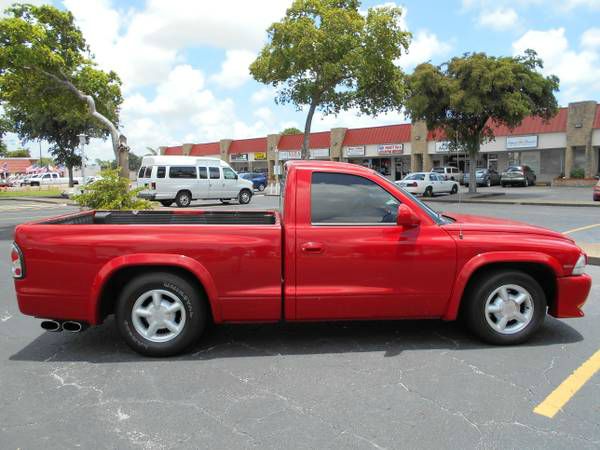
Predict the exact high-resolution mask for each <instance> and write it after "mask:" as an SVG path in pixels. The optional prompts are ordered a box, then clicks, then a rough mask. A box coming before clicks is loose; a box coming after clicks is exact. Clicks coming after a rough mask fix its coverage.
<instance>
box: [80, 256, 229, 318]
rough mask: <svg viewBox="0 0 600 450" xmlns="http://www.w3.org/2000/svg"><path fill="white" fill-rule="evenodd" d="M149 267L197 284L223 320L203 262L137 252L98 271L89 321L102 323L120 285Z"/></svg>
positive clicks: (109, 311)
mask: <svg viewBox="0 0 600 450" xmlns="http://www.w3.org/2000/svg"><path fill="white" fill-rule="evenodd" d="M149 270H155V271H158V270H161V271H168V272H172V273H175V274H178V275H180V276H183V277H185V278H187V279H188V280H190V281H191V282H192V283H194V284H196V285H197V286H198V288H199V289H201V290H202V292H203V293H204V294H205V295H206V299H207V301H208V306H209V310H210V312H211V316H212V319H213V320H214V322H216V323H219V322H220V321H221V315H220V310H219V307H218V296H217V289H216V286H215V283H214V280H213V279H212V276H211V275H210V273H209V272H208V270H207V269H206V268H205V267H204V266H203V265H202V264H201V263H200V262H198V261H196V260H194V259H192V258H189V257H187V256H183V255H173V254H156V253H150V254H149V253H144V254H139V253H138V254H133V255H125V256H119V257H116V258H114V259H112V260H110V261H109V262H107V263H106V264H105V265H104V266H103V267H102V268H101V269H100V270H99V271H98V274H97V275H96V277H95V279H94V282H93V283H92V291H91V295H90V311H89V313H88V315H89V317H90V323H91V324H99V323H101V322H102V321H103V320H104V318H105V317H106V316H107V315H108V314H111V313H112V312H113V311H114V306H115V303H116V298H117V293H118V290H119V287H120V286H123V285H124V284H125V283H126V282H127V281H128V280H130V279H131V278H132V277H135V276H137V275H139V274H142V273H144V272H147V271H149Z"/></svg>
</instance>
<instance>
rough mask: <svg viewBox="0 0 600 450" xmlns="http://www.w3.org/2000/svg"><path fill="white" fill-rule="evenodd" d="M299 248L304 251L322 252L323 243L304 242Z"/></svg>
mask: <svg viewBox="0 0 600 450" xmlns="http://www.w3.org/2000/svg"><path fill="white" fill-rule="evenodd" d="M301 248H302V251H303V252H304V253H323V244H321V243H320V242H305V243H304V244H302V247H301Z"/></svg>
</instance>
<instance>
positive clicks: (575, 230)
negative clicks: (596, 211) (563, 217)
mask: <svg viewBox="0 0 600 450" xmlns="http://www.w3.org/2000/svg"><path fill="white" fill-rule="evenodd" d="M596 227H600V223H594V224H592V225H586V226H585V227H579V228H573V229H572V230H567V231H563V233H562V234H571V233H577V232H578V231H585V230H590V229H592V228H596Z"/></svg>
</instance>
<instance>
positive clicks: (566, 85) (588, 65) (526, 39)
mask: <svg viewBox="0 0 600 450" xmlns="http://www.w3.org/2000/svg"><path fill="white" fill-rule="evenodd" d="M589 36H590V35H588V38H589ZM512 46H513V52H514V54H523V52H524V51H525V50H526V49H528V48H532V49H534V50H535V51H536V52H537V53H538V56H539V57H540V58H541V59H542V60H543V62H544V73H546V74H555V75H557V76H558V77H559V78H560V89H561V93H560V96H559V97H560V99H562V100H563V102H564V103H566V102H569V101H575V100H589V99H590V98H591V97H592V95H593V94H592V93H593V92H597V91H598V89H600V77H598V74H597V70H596V69H597V67H598V64H599V63H600V54H599V53H598V51H597V50H594V49H591V48H587V47H583V48H582V49H581V50H580V51H577V50H575V49H572V48H571V47H570V46H569V42H568V40H567V37H566V36H565V29H564V28H554V29H550V30H546V31H536V30H531V31H528V32H527V33H525V34H524V35H523V36H522V37H521V38H519V39H518V40H517V41H515V42H513V45H512Z"/></svg>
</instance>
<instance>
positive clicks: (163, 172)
mask: <svg viewBox="0 0 600 450" xmlns="http://www.w3.org/2000/svg"><path fill="white" fill-rule="evenodd" d="M166 174H167V171H166V169H165V166H158V168H157V169H156V178H164V177H165V175H166Z"/></svg>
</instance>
